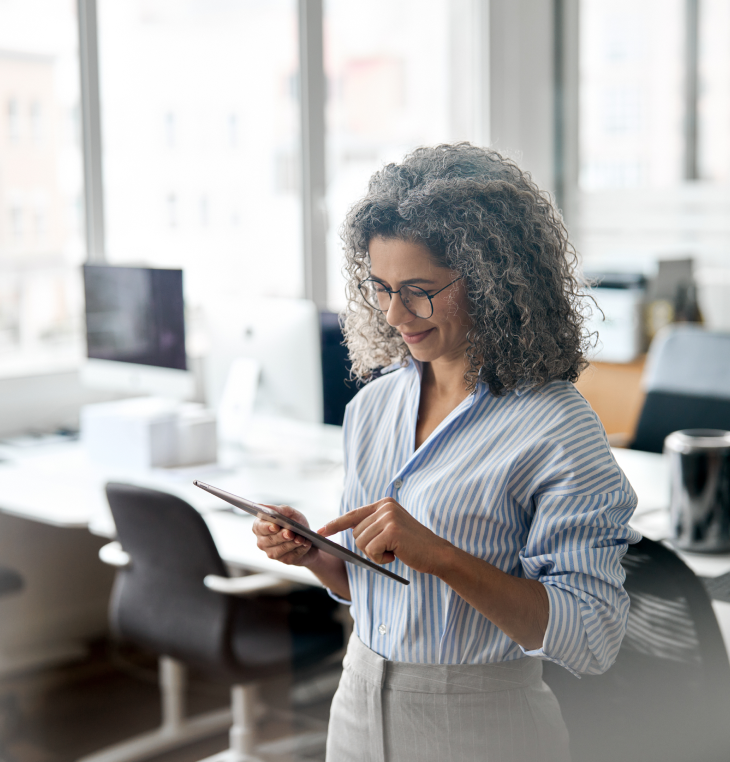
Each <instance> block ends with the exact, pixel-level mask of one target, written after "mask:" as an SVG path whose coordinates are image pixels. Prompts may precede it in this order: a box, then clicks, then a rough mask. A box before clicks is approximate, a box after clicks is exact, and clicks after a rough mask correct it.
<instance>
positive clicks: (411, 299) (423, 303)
mask: <svg viewBox="0 0 730 762" xmlns="http://www.w3.org/2000/svg"><path fill="white" fill-rule="evenodd" d="M463 277H464V276H463V275H460V276H459V277H458V278H456V279H455V280H452V281H451V283H447V284H446V285H445V286H444V287H443V288H440V289H439V290H438V291H435V292H434V293H433V294H429V293H427V292H426V291H424V290H423V289H422V288H419V287H418V286H401V287H400V288H399V289H398V290H397V291H391V290H390V289H389V288H386V287H385V286H384V285H383V284H382V283H380V282H379V281H377V280H373V279H372V278H366V279H365V280H363V281H361V282H360V283H359V284H358V288H359V289H360V293H361V294H362V298H363V299H364V300H365V301H366V302H367V304H369V305H370V306H371V307H372V308H373V309H374V310H378V312H387V311H388V310H389V309H390V303H391V301H392V299H393V294H399V295H400V300H401V302H402V304H403V306H404V307H405V308H406V309H407V310H408V312H410V313H411V315H415V316H416V317H419V318H425V319H427V318H430V317H431V315H433V298H434V296H436V295H437V294H440V293H441V292H442V291H445V290H446V289H447V288H448V287H449V286H453V285H454V283H456V281H457V280H461V279H462V278H463Z"/></svg>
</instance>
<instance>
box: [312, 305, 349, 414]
mask: <svg viewBox="0 0 730 762" xmlns="http://www.w3.org/2000/svg"><path fill="white" fill-rule="evenodd" d="M319 325H320V338H321V347H322V392H323V395H324V422H325V423H330V424H333V425H335V426H342V421H343V419H344V417H345V407H346V405H347V403H348V402H349V401H350V400H351V399H352V398H353V397H354V396H355V394H357V391H358V386H357V384H356V382H355V381H351V380H350V367H351V363H350V357H349V355H348V352H347V347H346V346H345V345H344V344H343V342H344V340H345V337H344V335H343V333H342V328H341V327H340V316H339V315H338V314H337V313H336V312H327V311H326V310H322V311H321V312H320V313H319Z"/></svg>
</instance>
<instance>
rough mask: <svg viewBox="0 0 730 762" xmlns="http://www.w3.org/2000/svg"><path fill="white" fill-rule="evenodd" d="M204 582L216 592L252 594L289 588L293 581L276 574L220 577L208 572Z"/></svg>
mask: <svg viewBox="0 0 730 762" xmlns="http://www.w3.org/2000/svg"><path fill="white" fill-rule="evenodd" d="M203 584H205V586H206V587H207V588H208V589H210V590H215V592H216V593H224V594H225V595H251V594H252V593H259V592H270V591H274V590H277V591H282V589H286V590H289V589H291V587H292V583H291V582H289V580H286V579H281V577H277V576H275V575H274V574H263V573H262V574H249V575H248V576H246V577H219V576H218V575H217V574H208V575H207V576H206V577H205V578H204V579H203Z"/></svg>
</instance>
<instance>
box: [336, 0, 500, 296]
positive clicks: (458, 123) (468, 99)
mask: <svg viewBox="0 0 730 762" xmlns="http://www.w3.org/2000/svg"><path fill="white" fill-rule="evenodd" d="M477 12H478V9H477V3H470V2H459V3H455V2H450V1H449V0H402V2H398V3H393V2H389V0H372V2H369V3H342V2H337V1H336V0H329V1H328V2H325V19H324V30H325V40H324V53H325V72H326V76H327V84H328V94H329V99H328V102H327V114H326V119H327V121H326V124H327V133H326V134H327V172H328V194H327V205H328V209H327V211H328V218H329V233H328V254H329V265H328V270H329V289H328V292H329V301H330V302H331V305H332V307H333V308H335V309H339V308H340V307H341V306H343V301H344V289H343V286H342V275H341V272H340V270H341V266H342V256H341V251H342V246H341V243H340V240H339V237H338V229H339V227H340V225H341V223H342V220H343V219H344V216H345V214H346V212H347V209H348V208H349V207H350V205H351V204H352V203H353V202H355V201H356V200H357V199H358V198H359V197H360V196H362V194H363V193H364V192H365V190H366V189H367V182H368V178H369V177H370V175H371V174H372V173H373V172H374V171H375V170H377V169H378V168H379V167H381V166H382V165H383V164H385V163H387V162H388V161H398V160H400V159H402V158H403V156H404V155H405V154H406V153H407V152H408V151H410V150H412V149H413V148H415V147H417V146H419V145H430V144H435V143H440V142H450V141H454V140H473V141H476V142H479V141H480V140H481V138H482V135H481V134H480V133H479V117H478V115H479V113H480V111H479V109H480V104H481V99H482V98H485V97H487V94H486V93H483V92H482V91H480V80H479V65H478V61H477V45H475V40H476V37H475V28H476V27H477V26H478V24H477V22H476V18H477ZM405 29H407V30H408V32H407V34H404V30H405Z"/></svg>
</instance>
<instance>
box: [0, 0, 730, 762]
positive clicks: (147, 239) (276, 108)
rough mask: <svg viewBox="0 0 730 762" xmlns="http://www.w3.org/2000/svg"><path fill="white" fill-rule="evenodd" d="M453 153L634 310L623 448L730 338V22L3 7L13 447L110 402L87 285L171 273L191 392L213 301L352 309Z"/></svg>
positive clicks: (597, 387) (647, 14)
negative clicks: (664, 348)
mask: <svg viewBox="0 0 730 762" xmlns="http://www.w3.org/2000/svg"><path fill="white" fill-rule="evenodd" d="M456 140H468V141H471V142H474V143H476V144H480V145H490V146H493V147H495V148H496V149H498V150H500V151H502V152H504V153H506V154H507V155H509V156H511V157H513V158H515V159H516V161H517V162H518V163H519V164H520V166H522V167H523V168H524V169H527V170H529V171H530V172H531V173H532V175H533V177H534V179H535V180H536V182H537V183H538V184H539V185H540V186H541V187H542V188H544V189H546V190H547V191H549V192H550V193H551V194H552V195H553V197H554V198H555V200H556V203H557V205H558V206H559V208H560V209H561V210H562V212H563V215H564V219H565V223H566V225H567V227H568V229H569V231H570V233H571V237H572V241H573V243H574V245H575V247H576V249H577V251H578V253H579V257H580V262H581V267H582V268H583V270H584V271H585V272H586V273H587V274H588V275H591V276H592V277H595V278H596V279H597V281H598V287H599V289H600V288H601V286H603V291H604V292H606V291H609V290H613V291H618V292H621V293H622V294H624V292H627V293H629V294H630V295H631V297H632V298H627V299H624V300H623V301H622V300H621V299H619V300H616V299H615V298H614V297H615V294H611V295H609V296H607V297H606V302H605V305H607V306H606V312H607V319H608V320H607V321H604V323H605V325H602V324H601V323H598V324H596V328H597V330H598V331H599V334H601V332H602V331H603V330H604V328H605V338H601V336H600V335H599V343H598V345H597V348H596V353H597V354H596V357H597V361H599V364H600V360H601V354H600V353H601V352H604V354H603V361H604V363H605V364H614V365H615V366H616V367H615V368H614V369H613V370H612V371H610V372H612V373H616V374H617V375H609V376H605V375H604V376H600V375H599V374H597V373H596V372H595V371H594V372H593V373H594V375H593V376H591V379H590V380H589V381H588V382H586V384H588V385H585V386H584V388H585V389H586V390H587V391H586V394H587V396H588V395H589V394H590V393H593V394H594V395H597V396H594V398H593V399H591V402H592V404H594V407H596V409H597V410H599V414H601V410H602V411H603V412H604V414H605V417H604V415H602V418H603V419H604V424H606V425H607V428H610V429H612V431H610V433H622V432H624V431H625V429H626V428H627V427H630V426H631V425H632V421H633V420H635V415H636V412H637V411H638V406H639V405H640V399H639V395H640V392H639V390H638V381H637V379H638V375H639V374H640V372H641V368H642V365H641V363H642V360H641V358H642V354H643V352H644V351H645V349H646V346H647V343H648V341H649V339H650V338H651V336H652V335H653V333H654V332H656V330H658V328H660V327H661V325H663V324H665V323H670V322H672V321H673V320H677V319H681V320H691V321H704V323H705V325H707V326H708V327H711V328H718V329H727V330H730V306H728V305H730V2H727V0H417V1H416V0H398V1H397V2H392V1H391V2H386V0H370V1H369V2H355V1H354V0H315V1H311V0H124V2H121V1H120V0H79V2H78V3H77V2H75V1H74V0H0V437H15V436H19V435H27V434H34V433H46V432H52V431H57V430H62V431H70V432H73V431H74V430H75V429H76V428H77V427H78V417H79V410H80V408H81V406H82V405H84V404H87V403H90V402H95V401H100V400H104V399H108V398H110V397H112V396H118V395H112V394H111V393H108V392H104V391H102V390H99V389H93V388H87V387H85V386H84V385H83V384H82V383H81V382H80V381H79V368H80V366H81V364H82V363H83V361H84V358H85V354H86V345H85V333H84V319H83V316H84V298H83V284H82V275H81V265H82V264H83V263H85V262H90V263H96V264H103V263H108V264H114V265H137V264H142V265H146V266H152V267H171V268H182V269H183V270H184V273H185V301H186V321H187V331H188V354H189V356H190V358H191V360H192V362H193V365H194V364H195V362H196V360H197V359H199V358H204V357H205V353H206V339H205V336H204V331H203V330H202V325H203V324H204V314H205V309H206V305H210V304H212V303H215V302H216V301H218V300H220V299H234V300H240V301H241V302H245V301H246V300H250V299H255V298H262V297H288V298H307V299H311V300H313V301H314V302H315V303H316V305H317V306H318V307H319V308H320V309H322V310H328V311H332V312H336V311H338V310H339V309H341V308H342V307H343V304H344V300H343V279H342V275H341V272H340V269H341V252H340V245H339V239H338V228H339V225H340V223H341V221H342V219H343V216H344V214H345V212H346V210H347V208H348V206H349V205H350V204H351V203H352V202H353V201H354V200H356V199H357V198H358V197H359V196H360V195H361V194H362V192H363V191H364V189H365V187H366V184H367V180H368V178H369V176H370V175H371V174H372V172H373V171H375V170H376V169H378V167H380V166H382V165H383V164H384V163H386V162H388V161H391V160H397V159H399V158H401V157H402V156H403V155H404V154H405V153H406V152H407V151H409V150H411V149H412V148H415V147H417V146H419V145H424V144H435V143H438V142H451V141H456ZM660 263H661V266H660ZM672 263H674V264H676V267H675V268H674V269H672ZM662 267H663V272H664V275H663V276H662V275H661V273H662ZM660 276H661V277H660ZM657 283H659V286H657V285H656V284H657ZM662 284H664V285H662ZM667 284H668V285H667ZM657 289H658V290H657ZM662 289H663V290H662ZM634 297H635V298H634ZM597 299H598V301H599V304H600V303H602V302H601V297H600V296H598V297H597ZM678 300H679V301H678ZM688 300H690V301H692V300H694V301H693V302H692V308H691V309H688V308H687V301H688ZM680 302H681V303H680ZM616 305H618V306H616ZM652 305H653V307H652ZM622 310H623V311H624V312H622ZM652 310H653V311H652ZM608 313H610V314H608ZM624 323H626V324H627V325H628V327H627V328H625V330H624V329H622V328H621V325H623V324H624ZM616 326H618V327H616ZM602 378H609V379H611V380H610V381H608V382H606V383H605V384H602V383H601V379H602ZM614 379H618V381H616V382H615V381H614ZM617 383H618V384H619V385H620V384H627V388H629V390H630V394H632V395H634V396H633V397H632V400H634V402H632V403H631V404H632V405H633V408H632V409H631V410H630V411H629V415H628V418H627V417H626V416H625V415H623V413H625V412H626V411H625V410H622V411H619V412H618V413H617V411H616V409H615V408H616V403H615V400H614V401H613V402H611V400H609V403H610V404H608V405H607V406H605V398H606V395H608V397H610V395H611V393H612V390H614V388H615V386H616V384H617ZM591 384H592V386H591ZM601 395H604V397H601ZM602 405H604V407H603V408H602V407H601V406H602ZM619 407H621V405H619ZM624 407H625V406H624ZM622 415H623V417H622ZM611 416H614V418H612V417H611ZM49 542H50V541H49ZM54 758H55V757H54ZM58 758H59V759H60V758H63V754H62V753H61V752H59V757H58ZM28 759H29V760H30V757H28ZM33 759H36V758H35V757H34V758H33Z"/></svg>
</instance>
